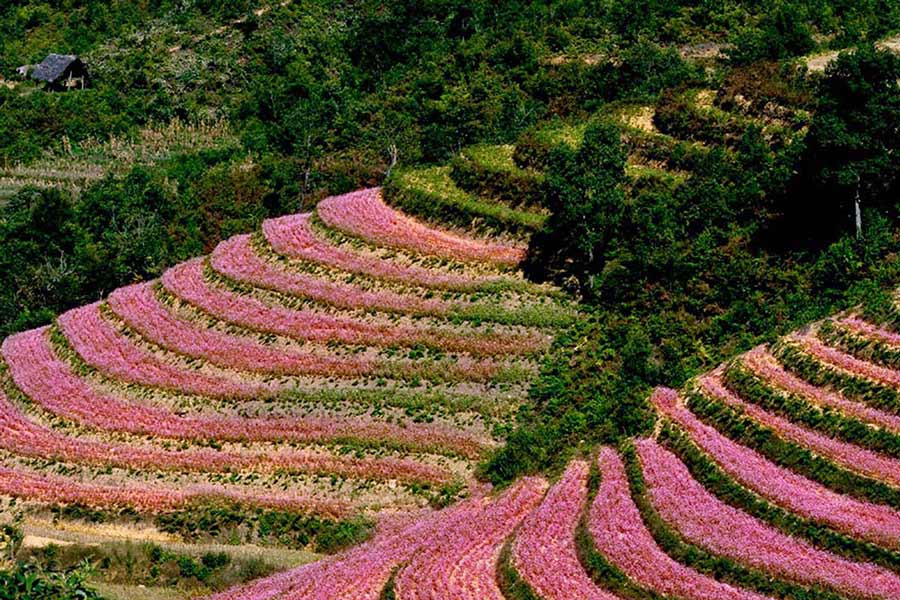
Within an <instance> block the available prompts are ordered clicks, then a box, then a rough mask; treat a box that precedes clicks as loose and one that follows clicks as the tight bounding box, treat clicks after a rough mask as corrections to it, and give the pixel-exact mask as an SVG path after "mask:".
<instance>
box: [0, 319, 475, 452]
mask: <svg viewBox="0 0 900 600" xmlns="http://www.w3.org/2000/svg"><path fill="white" fill-rule="evenodd" d="M2 353H3V357H4V359H5V360H6V362H7V364H8V365H9V369H10V375H11V376H12V378H13V381H14V382H15V384H16V385H17V386H18V387H19V389H21V390H22V392H24V393H25V394H26V395H28V397H29V398H31V400H32V401H33V402H35V403H36V404H38V405H39V406H41V407H42V408H44V409H45V410H47V411H49V412H53V413H56V414H58V415H60V416H62V417H65V418H67V419H71V420H73V421H76V422H78V423H82V424H84V425H88V426H90V427H94V428H98V429H106V430H110V431H124V432H127V433H135V434H148V435H156V436H159V437H166V438H184V439H190V440H207V439H219V440H223V441H224V440H247V441H281V440H284V441H298V442H301V441H323V440H340V439H344V438H350V439H362V440H377V441H380V442H396V443H400V444H405V445H409V446H412V447H416V448H419V449H429V450H435V451H438V452H440V451H447V450H450V451H452V452H456V453H458V454H460V455H463V456H466V457H469V458H478V457H480V456H481V455H482V453H483V452H484V451H485V450H486V449H488V448H490V447H491V445H492V443H491V441H490V440H489V439H487V438H484V437H479V436H477V435H474V434H471V433H467V432H464V431H460V430H458V429H454V428H452V427H449V426H444V425H428V424H409V425H400V424H395V423H387V422H384V421H379V420H376V419H373V418H369V417H366V416H355V417H312V416H310V417H303V418H294V417H279V418H268V419H265V418H242V417H189V416H180V415H176V414H174V413H172V412H171V411H169V410H167V409H164V408H158V407H153V406H147V405H143V404H138V403H135V402H131V401H128V400H123V399H120V398H117V397H113V396H109V395H105V394H102V393H100V392H97V391H95V390H94V389H93V388H92V387H91V386H90V385H89V384H88V383H87V382H86V381H84V380H83V379H81V378H80V377H79V376H78V375H76V374H75V373H74V372H72V369H71V367H70V366H69V365H68V364H67V363H66V362H64V361H62V360H60V359H59V358H58V357H56V355H55V354H54V353H53V350H52V346H51V343H50V340H49V336H48V331H47V329H46V328H42V329H35V330H32V331H26V332H24V333H20V334H16V335H14V336H11V337H9V338H7V339H6V340H5V341H4V342H3V346H2Z"/></svg>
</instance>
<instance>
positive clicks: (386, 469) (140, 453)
mask: <svg viewBox="0 0 900 600" xmlns="http://www.w3.org/2000/svg"><path fill="white" fill-rule="evenodd" d="M0 448H3V449H5V450H8V451H10V452H14V453H16V454H19V455H21V456H31V457H35V458H56V459H58V460H63V461H67V462H76V463H88V464H100V465H113V466H117V467H124V468H132V469H147V468H149V469H161V470H169V469H174V470H185V471H232V470H243V469H252V470H256V471H275V470H284V471H290V472H311V473H327V474H334V475H343V476H348V477H358V478H364V479H394V480H397V481H410V482H437V483H446V482H448V481H450V480H452V479H453V474H452V473H451V472H450V471H448V470H446V469H441V468H439V467H436V466H431V465H428V464H424V463H421V462H418V461H414V460H410V459H405V458H375V457H373V458H359V457H356V456H353V455H346V456H342V455H336V454H332V453H329V452H326V451H322V450H312V449H310V450H278V451H274V452H251V451H242V450H237V451H222V450H214V449H211V448H198V449H193V450H178V451H173V450H166V449H163V448H158V447H153V446H139V445H129V444H118V443H117V444H113V443H105V442H101V441H97V440H89V439H85V438H72V437H68V436H65V435H62V434H60V433H58V432H57V431H54V430H53V429H50V428H48V427H45V426H43V425H39V424H37V423H35V422H33V421H31V420H29V419H28V418H27V417H26V416H25V415H24V414H22V412H21V411H19V410H18V409H17V408H16V407H15V405H13V404H12V402H10V400H9V398H8V397H7V396H6V394H5V393H3V391H2V390H0Z"/></svg>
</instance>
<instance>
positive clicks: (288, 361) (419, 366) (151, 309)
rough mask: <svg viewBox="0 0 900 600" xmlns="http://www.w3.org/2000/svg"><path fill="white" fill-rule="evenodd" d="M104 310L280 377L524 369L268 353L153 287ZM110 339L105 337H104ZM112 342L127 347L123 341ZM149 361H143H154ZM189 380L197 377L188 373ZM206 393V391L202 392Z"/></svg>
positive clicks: (112, 300)
mask: <svg viewBox="0 0 900 600" xmlns="http://www.w3.org/2000/svg"><path fill="white" fill-rule="evenodd" d="M109 305H110V307H111V308H112V309H113V311H114V312H115V313H116V314H117V315H118V316H119V317H120V318H122V319H123V320H124V321H125V322H126V323H127V324H128V325H129V326H130V327H131V328H133V329H135V330H136V331H138V332H139V333H140V334H141V335H142V336H143V337H145V338H146V339H148V340H150V341H152V342H153V343H155V344H157V345H159V346H161V347H163V348H166V349H167V350H171V351H173V352H176V353H178V354H182V355H185V356H188V357H191V358H200V359H203V360H204V361H205V362H208V363H210V364H213V365H218V366H220V367H225V368H231V369H242V370H245V371H252V372H256V373H267V374H279V375H303V374H305V375H319V376H325V377H360V376H382V377H401V378H411V377H422V378H425V379H439V380H444V381H481V382H486V381H491V380H492V379H494V378H496V377H499V376H502V375H503V374H504V372H505V371H506V370H507V369H511V368H513V367H520V368H522V369H524V368H525V365H515V364H507V363H504V362H501V361H496V360H493V359H477V358H472V357H469V356H460V357H456V358H455V359H452V360H446V361H442V362H439V363H432V362H431V361H427V360H425V361H423V360H407V359H401V358H395V359H381V358H374V359H373V358H366V357H363V356H358V355H351V354H347V355H336V354H332V353H330V352H326V351H324V350H325V349H323V351H322V352H320V353H313V352H303V351H298V350H288V349H279V348H273V347H269V346H266V345H263V344H261V343H260V342H258V341H256V340H252V339H249V338H242V337H239V336H236V335H231V334H228V333H223V332H220V331H216V330H214V329H209V328H206V327H203V326H202V325H199V324H196V323H194V322H193V321H189V320H186V319H181V318H178V317H176V316H175V315H173V314H172V313H171V312H170V311H169V310H168V309H167V308H166V307H165V306H164V305H163V304H162V303H161V302H160V301H159V299H158V298H157V296H156V293H155V292H154V291H153V284H152V283H143V284H137V285H133V286H129V287H125V288H120V289H118V290H116V291H115V292H113V293H112V294H111V295H110V297H109ZM109 337H110V336H107V338H109ZM114 340H115V343H117V344H122V345H129V346H130V345H132V344H131V341H130V340H128V339H126V338H125V337H123V336H121V335H120V336H117V337H115V338H114ZM153 358H154V357H152V356H150V357H149V358H148V359H147V360H153ZM189 376H190V377H191V378H193V377H196V374H195V373H193V372H191V373H189ZM207 393H208V392H207Z"/></svg>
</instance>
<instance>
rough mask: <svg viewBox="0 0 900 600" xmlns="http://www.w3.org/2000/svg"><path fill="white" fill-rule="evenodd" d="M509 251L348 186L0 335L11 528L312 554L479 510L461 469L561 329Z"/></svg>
mask: <svg viewBox="0 0 900 600" xmlns="http://www.w3.org/2000/svg"><path fill="white" fill-rule="evenodd" d="M522 253H523V248H522V247H521V246H517V245H512V244H502V243H497V242H491V241H488V240H486V239H481V238H474V237H465V236H461V235H457V234H455V233H451V232H449V231H446V230H441V229H436V228H433V227H431V226H428V225H426V224H424V223H422V222H420V221H417V220H415V219H413V218H410V217H408V216H406V215H404V214H402V213H400V212H397V211H396V210H394V209H393V208H391V207H389V206H388V205H386V204H385V203H384V201H383V200H382V197H381V191H380V190H379V189H378V188H374V189H367V190H360V191H358V192H354V193H351V194H346V195H344V196H337V197H331V198H327V199H326V200H324V201H322V202H321V203H320V204H319V206H318V208H317V210H316V211H315V212H314V213H304V214H298V215H290V216H285V217H280V218H277V219H270V220H267V221H265V222H263V224H262V227H261V228H260V230H259V231H257V232H255V233H253V234H244V235H238V236H235V237H232V238H230V239H228V240H225V241H223V242H222V243H221V244H219V245H218V247H216V248H215V249H214V250H213V252H212V253H211V254H210V255H209V256H206V257H202V258H197V259H194V260H191V261H188V262H185V263H183V264H180V265H177V266H175V267H173V268H171V269H169V270H168V271H167V272H165V273H164V274H163V276H162V277H161V278H160V279H159V280H156V281H148V282H144V283H138V284H135V285H132V286H128V287H125V288H121V289H118V290H116V291H114V292H113V293H112V294H110V295H109V297H108V298H106V299H105V300H102V301H98V302H95V303H93V304H90V305H87V306H84V307H80V308H77V309H74V310H71V311H69V312H66V313H64V314H62V315H60V316H59V318H58V319H57V320H56V321H55V322H54V323H53V324H52V325H50V326H46V327H41V328H38V329H34V330H29V331H26V332H23V333H19V334H16V335H13V336H11V337H9V338H8V339H6V340H5V341H4V342H3V344H2V363H0V382H2V386H0V415H2V424H3V432H4V435H3V436H2V438H0V463H2V464H0V494H2V495H3V496H6V497H13V498H17V499H18V502H17V503H15V505H14V506H13V505H10V508H13V509H14V510H15V511H16V512H18V513H24V514H25V515H27V519H26V523H30V524H31V525H30V526H28V527H26V531H27V532H29V533H33V532H35V531H37V529H38V527H37V526H36V525H35V523H45V521H46V517H47V516H48V515H49V514H50V512H52V513H53V514H55V515H56V517H57V518H58V517H60V516H63V517H64V518H63V519H62V521H59V522H57V523H55V524H54V526H53V527H54V528H56V530H58V531H60V532H62V531H65V530H67V529H71V527H73V526H75V524H76V523H78V522H81V521H84V520H85V519H87V520H89V521H100V522H111V523H117V522H118V523H122V522H123V520H124V522H126V524H127V525H128V527H129V528H131V531H132V535H131V536H128V535H126V537H133V538H136V539H140V538H141V537H143V536H142V535H141V534H140V533H139V532H138V531H137V530H136V529H135V528H136V527H146V526H150V527H151V528H156V527H162V529H163V530H164V531H168V532H169V533H172V534H176V535H180V536H181V538H182V539H185V540H187V541H191V540H194V541H200V542H205V543H210V542H227V541H228V540H229V539H232V540H234V541H237V540H240V541H242V542H244V543H266V544H268V545H272V544H275V545H276V546H277V545H286V546H290V547H293V548H294V549H297V548H299V547H306V548H308V549H316V548H318V549H320V550H322V549H324V550H325V551H329V550H334V549H338V548H340V547H341V546H342V545H346V544H348V543H352V542H353V541H355V540H358V539H359V538H360V537H361V536H364V535H365V534H366V532H367V531H368V529H369V527H370V526H371V525H373V524H377V523H378V522H379V521H380V520H381V519H382V518H383V517H385V516H387V517H390V519H391V520H395V519H397V518H399V517H400V515H403V514H413V515H418V516H422V514H423V512H422V511H423V510H424V511H426V512H427V510H428V507H429V505H431V506H443V505H445V504H448V503H451V502H454V501H455V500H457V499H459V498H461V497H465V496H469V495H472V494H474V495H475V496H476V497H477V496H480V495H481V494H482V493H483V492H482V491H481V486H480V485H479V484H477V483H476V482H475V480H474V477H473V473H474V467H475V464H476V462H477V461H479V460H480V459H482V458H483V457H484V456H485V453H486V452H487V451H489V450H491V449H492V448H495V447H497V445H498V444H499V443H500V442H501V441H502V435H503V432H504V431H505V427H504V425H505V424H507V423H509V422H510V419H511V416H512V415H513V414H514V412H515V411H516V409H517V408H518V406H519V405H520V404H521V403H522V402H523V400H524V398H525V394H526V392H527V389H528V384H529V382H530V380H531V379H532V378H533V376H534V375H535V374H536V372H537V366H536V364H537V362H536V361H537V360H538V359H539V357H540V356H541V354H542V353H543V352H544V351H545V350H546V349H547V347H548V346H549V344H550V342H551V341H552V338H553V335H554V331H555V330H556V329H557V328H558V327H561V326H564V325H565V324H567V323H568V322H570V321H571V320H572V318H573V317H574V314H575V313H574V308H573V307H571V306H570V305H569V303H568V301H567V300H566V299H565V298H564V297H563V296H562V295H561V294H560V293H559V292H558V291H557V290H554V289H553V288H551V287H549V286H539V285H536V284H533V283H530V282H527V281H525V280H524V279H522V277H521V275H520V274H519V273H518V272H517V271H516V270H515V265H516V264H517V263H518V262H519V260H520V259H521V256H522ZM51 509H52V511H51ZM48 511H50V512H48ZM197 515H205V517H204V518H206V519H211V520H212V521H211V523H215V527H210V528H209V529H208V530H204V526H203V525H202V524H200V523H192V521H193V519H194V518H197ZM229 515H230V516H229ZM254 523H256V525H254ZM197 527H199V530H197V529H195V528H197ZM248 528H249V529H248ZM279 532H281V533H280V534H279ZM40 533H41V537H42V538H47V539H51V540H54V539H56V540H64V539H66V538H65V536H63V537H60V534H56V533H54V531H53V528H51V530H50V531H49V532H47V531H43V530H41V532H40ZM229 536H231V537H229ZM234 536H237V537H236V538H235V537H234ZM328 536H332V537H336V540H333V539H326V538H327V537H328ZM101 537H102V536H101ZM280 538H284V540H283V541H279V539H280ZM88 539H91V538H90V537H88ZM166 539H167V538H166ZM175 539H178V537H176V538H175ZM32 541H34V540H32ZM80 541H81V542H82V543H83V542H84V541H85V540H83V539H82V540H80ZM59 543H62V542H61V541H60V542H59ZM231 543H233V542H231ZM289 564H296V563H295V562H289Z"/></svg>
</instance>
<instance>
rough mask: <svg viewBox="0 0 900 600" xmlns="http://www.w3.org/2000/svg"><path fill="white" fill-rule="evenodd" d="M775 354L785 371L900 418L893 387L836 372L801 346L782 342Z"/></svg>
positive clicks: (899, 404)
mask: <svg viewBox="0 0 900 600" xmlns="http://www.w3.org/2000/svg"><path fill="white" fill-rule="evenodd" d="M773 354H774V355H775V356H776V357H777V358H778V360H779V361H780V362H781V364H782V365H783V366H784V367H785V369H786V370H788V371H790V372H792V373H794V374H795V375H797V376H798V377H800V378H802V379H803V380H805V381H806V382H808V383H809V384H811V385H815V386H820V387H827V388H829V389H831V390H832V391H839V392H840V394H841V395H843V396H845V397H846V398H849V399H852V400H855V401H858V402H861V403H863V404H866V405H867V406H869V407H871V408H874V409H876V410H879V411H882V412H885V413H889V414H891V415H894V416H897V417H900V393H898V392H897V390H896V389H895V388H893V387H890V386H885V385H881V384H879V383H877V382H875V381H872V380H871V379H868V378H866V377H861V376H858V375H854V374H852V373H849V372H847V371H843V370H841V369H837V368H835V367H834V366H833V365H830V364H828V363H826V362H823V361H821V360H819V359H818V358H816V357H815V356H813V355H811V354H809V353H807V352H806V351H805V350H804V349H803V348H802V347H800V346H799V345H798V344H792V343H786V342H781V343H779V344H778V345H777V346H776V347H775V348H774V350H773Z"/></svg>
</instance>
